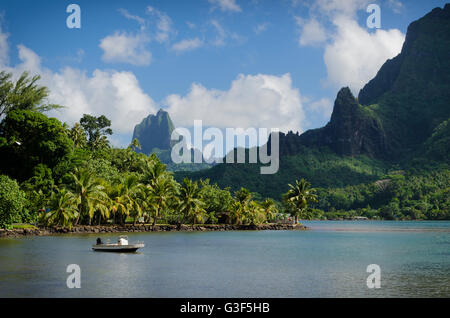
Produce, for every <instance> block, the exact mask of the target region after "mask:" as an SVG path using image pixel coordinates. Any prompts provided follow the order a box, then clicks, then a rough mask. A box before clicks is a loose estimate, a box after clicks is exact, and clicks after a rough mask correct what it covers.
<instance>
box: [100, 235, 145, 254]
mask: <svg viewBox="0 0 450 318" xmlns="http://www.w3.org/2000/svg"><path fill="white" fill-rule="evenodd" d="M144 246H145V245H144V243H143V242H136V243H133V244H130V243H128V236H126V235H121V236H119V239H118V240H117V243H109V242H106V243H103V242H102V239H101V238H97V244H95V245H92V249H93V250H94V251H96V252H116V253H134V252H136V251H137V250H138V249H140V248H142V247H144Z"/></svg>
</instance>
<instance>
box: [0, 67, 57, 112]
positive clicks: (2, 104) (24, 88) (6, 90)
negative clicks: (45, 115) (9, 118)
mask: <svg viewBox="0 0 450 318" xmlns="http://www.w3.org/2000/svg"><path fill="white" fill-rule="evenodd" d="M11 78H12V74H11V73H6V72H5V71H2V72H0V119H1V118H2V117H3V116H4V115H5V116H6V115H8V113H9V112H10V111H13V110H31V111H37V112H44V111H48V110H51V109H55V108H61V107H62V106H59V105H55V104H47V103H45V102H44V101H45V100H46V98H47V97H48V94H49V90H48V88H47V87H45V86H39V85H37V83H36V82H37V81H38V80H39V79H40V78H41V77H40V76H38V75H36V76H33V77H30V76H29V74H28V73H27V72H24V73H22V75H21V76H20V77H19V79H18V80H17V81H16V82H15V83H14V82H13V81H12V80H11Z"/></svg>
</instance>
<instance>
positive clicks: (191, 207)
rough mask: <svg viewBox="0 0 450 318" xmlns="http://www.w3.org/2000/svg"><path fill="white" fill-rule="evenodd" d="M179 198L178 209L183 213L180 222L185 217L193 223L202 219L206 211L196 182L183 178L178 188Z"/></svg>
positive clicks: (182, 221)
mask: <svg viewBox="0 0 450 318" xmlns="http://www.w3.org/2000/svg"><path fill="white" fill-rule="evenodd" d="M179 200H180V202H179V209H180V212H181V213H182V215H183V218H182V220H181V224H183V223H184V221H185V220H186V218H190V219H192V220H193V224H195V223H196V221H203V217H204V216H205V213H206V211H205V209H204V208H203V206H204V202H203V201H202V200H201V189H200V187H199V186H198V183H197V182H194V181H192V180H190V179H188V178H184V180H183V184H182V185H181V188H180V195H179Z"/></svg>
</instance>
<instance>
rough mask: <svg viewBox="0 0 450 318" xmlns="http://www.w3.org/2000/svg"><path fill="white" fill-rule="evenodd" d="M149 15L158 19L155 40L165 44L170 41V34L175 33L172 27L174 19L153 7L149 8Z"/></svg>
mask: <svg viewBox="0 0 450 318" xmlns="http://www.w3.org/2000/svg"><path fill="white" fill-rule="evenodd" d="M147 13H148V14H150V15H151V16H154V17H156V19H157V21H156V29H157V32H156V34H155V36H154V38H155V40H156V41H158V42H160V43H163V42H167V41H168V40H169V37H170V34H172V33H175V30H174V29H173V27H172V25H173V23H172V19H171V18H170V17H169V16H168V15H167V14H166V13H164V12H162V11H159V10H158V9H155V8H153V7H151V6H148V7H147Z"/></svg>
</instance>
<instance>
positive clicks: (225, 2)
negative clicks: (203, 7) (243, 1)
mask: <svg viewBox="0 0 450 318" xmlns="http://www.w3.org/2000/svg"><path fill="white" fill-rule="evenodd" d="M208 1H209V3H211V4H212V6H213V9H215V8H219V9H220V10H221V11H230V12H241V11H242V9H241V7H240V6H239V5H238V4H237V3H236V0H208Z"/></svg>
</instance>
